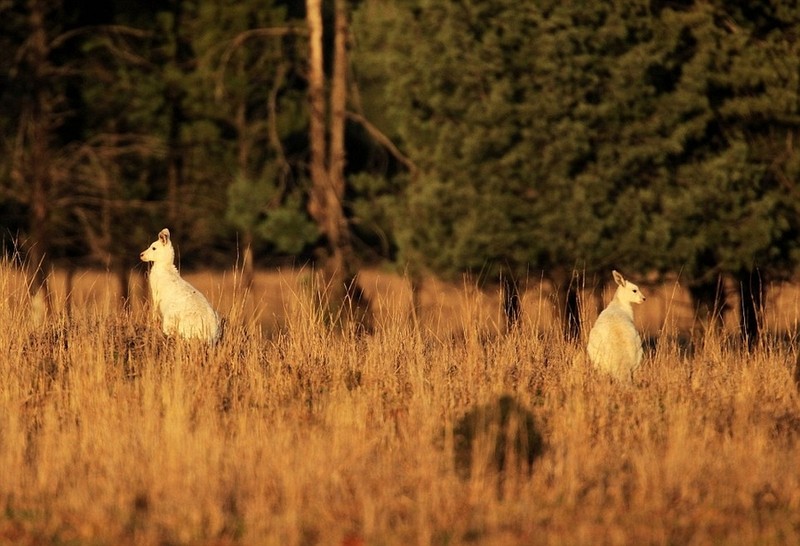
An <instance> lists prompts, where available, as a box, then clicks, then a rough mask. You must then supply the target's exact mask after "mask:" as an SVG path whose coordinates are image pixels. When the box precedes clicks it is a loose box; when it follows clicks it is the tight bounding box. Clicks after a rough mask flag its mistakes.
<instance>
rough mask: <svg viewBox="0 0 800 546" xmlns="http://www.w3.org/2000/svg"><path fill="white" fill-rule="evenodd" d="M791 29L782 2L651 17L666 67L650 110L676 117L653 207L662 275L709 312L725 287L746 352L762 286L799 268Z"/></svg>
mask: <svg viewBox="0 0 800 546" xmlns="http://www.w3.org/2000/svg"><path fill="white" fill-rule="evenodd" d="M753 10H754V11H753ZM798 22H800V19H798V14H797V12H796V10H791V9H788V4H787V3H786V2H772V3H765V4H763V5H760V6H758V7H755V6H753V5H751V4H750V3H745V2H733V3H732V2H725V3H722V2H720V3H713V4H709V3H705V2H698V3H696V4H691V5H689V6H687V7H686V8H685V9H683V10H680V11H673V10H671V9H664V10H663V11H662V12H661V13H660V17H659V28H660V29H661V30H660V31H661V32H663V33H664V34H665V35H666V36H668V37H672V39H671V40H669V39H668V40H665V41H664V42H666V43H670V44H672V48H673V56H674V57H675V59H676V62H675V63H674V65H673V68H672V71H671V72H670V73H668V74H666V75H665V76H666V83H667V84H668V86H667V89H666V92H664V93H662V95H661V97H660V98H659V99H660V102H661V103H662V104H660V105H659V111H661V112H663V113H664V115H667V114H669V113H671V114H672V115H673V116H675V115H679V116H681V118H680V120H679V122H675V123H674V124H673V130H672V133H671V135H672V140H673V141H674V142H675V147H676V150H677V153H675V154H674V156H673V157H672V158H671V159H672V161H673V165H672V169H671V170H670V173H669V174H670V178H669V183H668V187H667V191H665V192H664V193H663V195H662V198H661V205H662V211H661V217H662V220H661V221H660V222H659V223H660V225H663V226H668V233H669V245H668V249H667V250H668V251H667V252H666V253H665V254H664V256H665V259H664V260H663V261H662V265H663V266H665V267H668V268H673V269H677V268H678V267H682V268H683V271H684V274H685V276H686V277H687V278H688V279H689V283H690V289H691V291H692V293H693V295H694V297H695V299H696V300H697V301H698V303H702V304H704V307H705V308H706V309H709V310H717V311H721V310H724V309H725V308H726V300H725V299H724V296H725V294H724V292H720V290H719V289H718V288H717V287H718V285H719V284H720V279H723V278H732V279H734V280H735V281H736V285H737V288H738V291H739V294H738V295H739V301H740V310H739V316H740V320H741V328H742V334H743V336H744V338H745V340H746V341H747V342H748V343H749V344H750V345H751V346H752V344H754V343H755V342H756V341H757V340H758V337H759V322H760V316H759V315H760V312H761V308H762V306H763V303H764V295H765V294H764V290H765V287H766V281H768V280H775V279H784V278H787V277H788V276H789V275H791V274H792V273H793V272H794V270H795V268H796V265H797V263H798V245H797V234H798V228H799V227H800V223H799V222H798V213H799V212H800V210H798V208H799V207H800V200H798V193H797V186H796V180H797V179H798V175H800V171H798V167H800V164H799V163H798V159H799V158H798V154H797V151H796V150H795V148H794V144H793V142H794V140H795V137H796V135H797V131H798V128H799V127H800V126H799V125H798V122H800V116H798V114H799V113H800V112H798V108H799V107H800V94H798V92H799V91H800V80H799V79H798V77H799V76H800V74H798V71H797V66H798V65H800V58H799V57H798V52H799V50H798V43H797V31H798V30H800V26H798ZM664 42H662V43H664ZM712 320H713V315H712Z"/></svg>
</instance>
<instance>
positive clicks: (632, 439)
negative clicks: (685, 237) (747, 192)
mask: <svg viewBox="0 0 800 546" xmlns="http://www.w3.org/2000/svg"><path fill="white" fill-rule="evenodd" d="M187 277H188V278H189V280H191V281H192V282H193V283H194V284H195V285H196V286H197V287H198V288H200V289H201V290H202V291H203V292H204V293H205V294H207V295H208V296H209V299H210V300H211V301H212V303H213V304H214V306H215V307H216V308H217V309H218V310H219V312H220V314H221V315H222V316H223V317H224V318H225V321H226V326H225V332H224V337H223V339H222V340H221V342H220V343H219V344H218V345H217V346H215V347H213V348H210V349H206V348H204V347H198V346H195V345H192V344H188V343H182V342H175V341H170V340H166V339H164V337H163V336H162V335H161V333H160V330H159V329H158V327H157V326H156V324H155V323H154V321H153V319H152V317H151V313H150V311H149V310H148V307H147V305H146V297H145V291H144V286H143V284H142V277H141V275H139V276H138V277H136V278H135V283H136V284H137V288H136V290H135V294H136V295H137V297H135V298H134V301H133V302H132V305H131V307H130V308H129V309H128V310H126V311H121V310H119V309H118V306H117V300H118V294H117V293H116V285H115V283H114V281H113V280H112V279H111V278H110V277H108V276H107V275H105V274H102V273H96V272H82V273H79V274H78V275H77V277H76V282H75V285H74V287H73V292H72V294H71V296H72V298H71V299H72V313H71V316H70V317H69V318H67V317H66V313H64V312H63V301H64V299H65V295H66V294H65V292H64V291H65V288H64V285H63V276H58V275H57V276H56V279H55V281H56V282H55V284H54V292H55V311H54V313H53V316H51V317H50V319H49V321H48V323H47V324H46V325H45V326H35V325H34V324H33V323H32V321H31V320H30V319H29V312H28V301H27V296H26V290H25V285H24V281H23V280H22V279H21V278H20V276H19V274H18V273H16V272H15V271H14V270H12V269H11V268H10V267H9V266H7V265H3V266H2V267H0V293H1V294H2V302H0V320H2V323H3V324H4V327H3V328H2V329H1V330H0V351H1V352H0V544H14V545H18V544H19V545H34V544H52V545H129V544H130V545H184V544H186V545H190V544H191V545H195V544H197V545H220V546H221V545H236V544H243V545H276V546H301V545H315V544H320V545H342V546H345V545H347V546H357V545H375V546H395V545H396V546H408V545H436V546H451V545H461V544H468V545H470V544H475V545H478V544H479V545H497V546H500V545H531V544H553V545H559V544H565V545H568V544H570V545H571V544H591V545H597V544H681V545H683V544H798V543H800V400H799V399H798V391H797V388H796V385H795V383H794V380H793V376H792V374H793V372H794V366H795V360H796V354H795V352H796V349H795V347H796V340H797V317H798V316H800V310H798V302H799V301H800V292H798V290H796V289H795V288H794V287H792V286H786V287H776V288H775V289H774V290H772V292H771V294H772V295H771V299H770V300H769V307H768V311H769V312H768V313H767V316H766V319H765V325H766V329H767V334H766V335H765V336H764V339H763V342H762V343H761V344H760V345H759V346H758V347H757V348H756V349H755V350H753V351H750V352H748V351H745V350H742V349H741V347H740V345H739V344H738V343H736V342H735V337H734V336H733V335H732V331H733V330H732V326H733V325H735V317H731V318H730V320H729V321H728V323H727V324H726V328H725V329H724V330H722V331H721V332H714V331H712V332H706V331H705V330H704V328H703V321H702V320H698V319H697V318H696V317H694V316H692V312H691V310H690V308H689V306H688V304H687V300H686V298H685V295H684V294H683V291H682V290H681V289H680V286H679V285H678V284H672V285H664V286H648V285H647V283H646V282H641V281H640V280H639V279H633V280H634V281H635V282H637V283H638V284H639V285H640V286H642V288H643V289H644V290H645V291H646V292H645V293H646V294H647V295H648V301H647V302H646V303H644V304H643V305H642V306H640V307H638V308H636V309H635V313H636V316H637V323H638V325H639V327H640V329H641V330H642V332H643V333H644V334H645V335H646V337H647V338H648V343H647V347H648V351H647V355H646V358H645V361H644V363H643V365H642V367H641V368H640V369H639V370H638V371H637V373H636V375H635V385H634V386H632V387H626V386H621V385H617V384H614V383H612V382H610V381H609V380H607V379H606V378H604V377H601V376H598V375H597V374H595V373H594V372H593V371H592V370H591V369H590V368H589V366H588V365H587V362H586V359H585V355H584V353H583V348H582V346H581V345H573V344H569V343H566V342H564V341H563V340H562V338H561V336H560V334H559V331H558V329H557V328H556V327H555V326H554V320H553V316H554V313H553V303H552V301H553V299H552V296H551V295H550V291H549V288H548V287H547V285H546V283H542V282H539V281H538V280H531V281H529V282H528V289H527V290H526V292H525V298H524V302H523V304H524V319H523V323H522V324H521V326H520V327H519V328H518V329H515V330H513V331H511V332H506V331H504V329H503V328H502V326H501V325H502V321H501V320H500V305H499V302H498V298H497V294H496V293H493V292H491V291H478V290H476V289H475V288H474V287H473V286H471V285H470V284H469V283H465V284H464V285H462V286H452V285H445V284H443V283H439V282H435V281H433V280H430V281H428V282H426V283H424V285H423V287H422V293H421V295H420V299H421V303H422V312H421V313H420V314H419V315H418V316H417V317H415V318H414V317H412V313H411V309H412V305H411V294H410V292H409V288H408V284H407V283H406V282H405V281H404V279H402V278H400V277H397V276H394V275H391V274H388V273H382V272H380V271H367V272H365V273H364V274H363V281H364V284H365V286H366V288H367V292H368V294H369V295H370V297H371V299H372V304H373V308H374V310H375V312H376V316H375V320H374V331H373V332H372V333H371V334H369V335H358V334H356V333H354V332H351V331H348V330H342V329H339V328H335V327H332V326H330V324H329V321H328V320H327V319H326V317H325V316H322V315H321V314H320V312H319V311H318V309H319V305H318V303H319V300H320V299H321V298H322V297H323V296H320V294H319V291H318V290H316V289H315V288H314V286H313V282H311V281H309V278H310V276H309V274H308V272H304V271H286V272H273V273H266V272H262V273H259V274H258V276H257V278H256V282H255V284H254V286H253V287H252V289H251V290H249V291H246V290H244V289H242V287H241V285H240V282H239V279H238V277H237V275H236V274H235V273H226V274H222V273H211V272H201V273H195V274H192V275H188V274H187ZM592 289H595V290H594V291H597V290H596V287H587V295H586V297H585V299H584V302H585V303H587V305H585V308H586V311H585V313H586V317H585V319H584V325H585V327H586V331H588V327H589V325H591V323H592V321H593V320H594V317H595V316H596V312H597V310H596V309H595V306H594V302H595V301H596V298H593V297H592V296H591V295H589V292H592V291H593V290H592ZM608 297H609V294H606V295H605V298H604V301H608ZM503 394H511V395H513V396H514V397H515V398H516V400H517V401H518V402H520V403H521V404H523V405H524V406H526V407H527V408H528V409H529V410H530V411H531V413H532V414H533V416H534V419H535V422H536V425H537V427H538V429H539V430H540V432H541V434H542V436H543V438H544V442H545V449H544V451H543V453H542V455H541V456H540V457H539V458H538V459H537V460H536V461H535V462H534V465H533V469H532V471H531V472H530V473H527V472H525V470H524V468H523V469H522V470H520V469H517V470H514V469H513V468H512V469H510V470H509V471H508V472H506V473H505V474H504V475H503V476H502V478H498V476H497V475H496V473H494V472H493V471H492V470H491V467H490V466H489V465H487V464H484V463H485V461H484V460H483V459H481V458H479V457H476V458H475V460H474V461H473V472H471V473H470V474H469V475H468V476H466V477H465V476H464V475H463V474H460V473H459V472H458V471H457V468H456V465H455V463H454V450H453V433H452V431H453V429H454V428H455V427H456V426H457V424H458V422H459V420H460V419H461V417H462V416H463V415H464V414H465V413H466V412H468V411H470V410H472V409H474V408H475V407H477V406H480V405H484V404H491V403H492V401H494V400H496V399H497V398H498V397H499V396H500V395H503ZM476 446H479V445H478V444H476ZM477 449H478V447H476V450H477ZM482 461H483V462H482Z"/></svg>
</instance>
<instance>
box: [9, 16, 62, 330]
mask: <svg viewBox="0 0 800 546" xmlns="http://www.w3.org/2000/svg"><path fill="white" fill-rule="evenodd" d="M44 9H45V8H44V4H43V3H42V2H36V1H32V2H30V18H29V22H30V27H31V37H30V40H29V46H28V49H27V51H26V56H27V61H28V63H29V64H30V66H31V68H32V70H33V73H34V80H35V81H36V82H38V83H39V85H37V86H36V89H35V91H34V93H33V95H32V96H31V97H30V98H29V99H28V101H27V102H26V106H25V107H24V110H23V112H22V115H21V118H20V135H21V139H20V140H19V142H18V143H17V146H18V150H17V151H16V154H15V155H16V163H17V164H16V165H15V169H14V170H15V174H16V176H17V177H18V178H19V179H20V180H18V181H19V182H20V183H21V184H22V185H28V186H29V187H30V194H29V205H30V208H29V210H30V213H29V216H28V221H29V235H30V237H29V240H28V258H27V261H28V267H29V268H30V270H32V272H31V273H30V278H29V280H28V283H29V284H28V290H29V293H30V296H31V303H32V311H33V313H32V314H33V319H34V321H35V322H37V323H41V322H42V321H43V320H44V318H45V316H46V315H47V314H49V313H50V312H51V311H52V296H51V293H50V285H49V275H50V272H51V270H52V267H51V264H50V248H49V241H50V237H49V233H48V231H49V226H50V199H49V194H50V186H51V185H52V183H53V180H52V172H51V169H52V166H51V160H52V157H51V153H50V149H49V147H50V142H51V131H52V130H53V108H54V102H55V98H54V97H53V96H51V94H50V93H49V92H48V90H47V87H46V86H44V85H43V83H44V82H45V81H46V80H47V78H48V62H49V61H48V55H49V46H48V38H47V33H46V30H45V27H44V21H45V12H44Z"/></svg>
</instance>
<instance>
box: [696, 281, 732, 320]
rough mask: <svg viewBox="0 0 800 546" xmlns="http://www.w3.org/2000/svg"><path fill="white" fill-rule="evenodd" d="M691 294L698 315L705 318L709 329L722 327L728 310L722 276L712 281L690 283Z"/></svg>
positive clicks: (702, 318)
mask: <svg viewBox="0 0 800 546" xmlns="http://www.w3.org/2000/svg"><path fill="white" fill-rule="evenodd" d="M689 295H690V296H691V297H692V302H693V303H694V308H695V312H696V313H697V317H698V318H700V319H701V320H705V321H706V323H707V325H708V328H709V329H714V330H716V329H719V328H721V327H722V323H723V319H724V318H725V313H726V312H727V311H728V301H727V296H726V294H725V285H724V279H723V278H722V276H718V277H717V278H716V279H715V280H713V281H711V282H701V283H694V284H690V285H689Z"/></svg>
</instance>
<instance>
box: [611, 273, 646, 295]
mask: <svg viewBox="0 0 800 546" xmlns="http://www.w3.org/2000/svg"><path fill="white" fill-rule="evenodd" d="M611 273H612V275H614V282H616V283H617V292H616V294H614V298H616V299H619V300H620V301H622V302H625V303H642V302H643V301H644V300H645V299H647V298H645V297H644V294H642V291H641V290H639V287H638V286H636V285H635V284H633V283H632V282H630V281H626V280H625V279H624V278H623V276H622V275H620V274H619V273H618V272H617V271H612V272H611Z"/></svg>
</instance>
